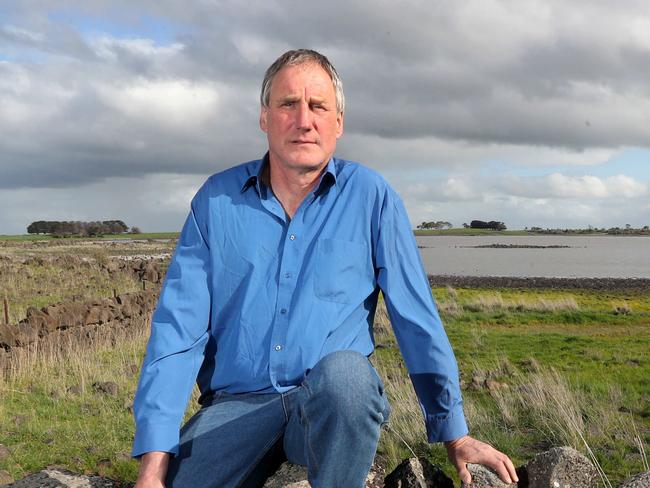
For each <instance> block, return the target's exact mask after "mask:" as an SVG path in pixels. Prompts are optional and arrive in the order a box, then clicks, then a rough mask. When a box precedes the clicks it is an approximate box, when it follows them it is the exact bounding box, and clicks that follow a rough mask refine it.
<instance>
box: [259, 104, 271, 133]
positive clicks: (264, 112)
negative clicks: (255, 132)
mask: <svg viewBox="0 0 650 488" xmlns="http://www.w3.org/2000/svg"><path fill="white" fill-rule="evenodd" d="M268 114H269V109H268V108H266V107H262V108H261V109H260V129H262V131H264V132H267V131H268V125H267V117H268Z"/></svg>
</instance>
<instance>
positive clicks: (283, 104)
mask: <svg viewBox="0 0 650 488" xmlns="http://www.w3.org/2000/svg"><path fill="white" fill-rule="evenodd" d="M294 103H295V102H282V106H283V107H292V106H293V105H294Z"/></svg>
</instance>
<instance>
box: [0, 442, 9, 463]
mask: <svg viewBox="0 0 650 488" xmlns="http://www.w3.org/2000/svg"><path fill="white" fill-rule="evenodd" d="M9 456H11V451H9V449H8V448H7V446H5V445H4V444H0V461H2V460H3V459H7V458H8V457H9Z"/></svg>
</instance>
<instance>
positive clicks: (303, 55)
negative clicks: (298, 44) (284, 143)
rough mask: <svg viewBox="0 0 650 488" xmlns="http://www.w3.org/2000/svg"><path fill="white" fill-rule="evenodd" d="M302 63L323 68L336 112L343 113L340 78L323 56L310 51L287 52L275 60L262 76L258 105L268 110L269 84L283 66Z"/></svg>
mask: <svg viewBox="0 0 650 488" xmlns="http://www.w3.org/2000/svg"><path fill="white" fill-rule="evenodd" d="M304 63H316V64H317V65H319V66H320V67H321V68H323V69H324V70H325V71H326V72H327V74H328V75H329V76H330V78H331V79H332V85H333V86H334V95H335V96H336V110H337V111H338V112H339V113H343V110H345V96H344V95H343V82H342V81H341V77H340V76H339V74H338V73H337V72H336V69H335V68H334V66H333V65H332V63H330V61H329V59H327V58H326V57H325V56H324V55H322V54H321V53H319V52H316V51H312V50H311V49H295V50H293V51H287V52H286V53H284V54H283V55H282V56H280V57H279V58H278V59H276V60H275V61H274V62H273V64H272V65H271V66H269V69H267V70H266V73H265V74H264V81H263V82H262V91H261V92H260V103H261V104H262V107H264V108H268V106H269V99H270V97H271V84H272V83H273V78H275V75H277V74H278V72H279V71H280V70H281V69H282V68H284V67H285V66H297V65H299V64H304Z"/></svg>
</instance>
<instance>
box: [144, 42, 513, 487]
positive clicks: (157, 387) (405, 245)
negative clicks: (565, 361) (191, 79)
mask: <svg viewBox="0 0 650 488" xmlns="http://www.w3.org/2000/svg"><path fill="white" fill-rule="evenodd" d="M261 105H262V108H261V115H260V127H261V129H262V130H263V131H264V132H265V133H266V134H267V138H268V148H269V149H268V153H267V154H266V156H265V157H264V158H263V159H262V160H259V161H252V162H250V163H245V164H243V165H239V166H236V167H234V168H230V169H229V170H226V171H224V172H221V173H218V174H215V175H213V176H212V177H211V178H209V179H208V180H207V182H206V183H205V184H204V185H203V186H202V187H201V189H200V190H199V191H198V193H197V194H196V196H195V197H194V199H193V200H192V205H191V211H190V214H189V216H188V218H187V221H186V222H185V225H184V227H183V231H182V233H181V237H180V239H179V241H178V245H177V248H176V251H175V253H174V257H173V259H172V262H171V264H170V267H169V271H168V273H167V276H166V279H165V283H164V286H163V289H162V291H161V295H160V300H159V303H158V307H157V309H156V312H155V314H154V316H153V323H152V330H151V337H150V340H149V344H148V346H147V352H146V356H145V360H144V364H143V368H142V374H141V377H140V383H139V386H138V391H137V394H136V400H135V417H136V436H135V441H134V447H133V455H134V456H136V457H139V456H142V458H141V469H140V474H139V478H138V482H137V485H136V486H137V487H160V486H174V487H176V486H183V487H185V486H188V487H204V486H205V487H208V486H213V487H239V486H246V487H248V486H262V484H263V483H264V480H265V478H266V476H267V475H268V473H269V472H270V471H272V469H273V468H274V467H276V466H277V463H278V462H279V461H281V460H282V459H284V457H285V456H286V458H288V459H289V460H290V461H292V462H294V463H299V464H303V465H305V466H307V468H308V473H309V481H310V482H311V484H312V486H315V487H319V488H320V487H330V488H333V487H336V488H338V487H345V488H348V487H351V488H358V487H362V486H363V484H364V479H365V477H366V475H367V473H368V470H369V469H370V466H371V464H372V461H373V458H374V455H375V451H376V447H377V442H378V439H379V431H380V427H381V425H383V424H384V423H385V422H386V420H387V418H388V416H389V412H390V407H389V405H388V402H387V400H386V395H385V393H384V391H383V385H382V383H381V380H380V378H379V376H378V375H377V373H376V372H375V370H374V368H373V367H372V365H371V364H370V362H369V361H368V359H367V357H368V356H369V355H370V354H371V353H372V351H373V339H372V323H373V317H374V312H375V307H376V304H377V298H378V294H379V291H380V290H381V291H382V292H383V294H384V297H385V301H386V306H387V309H388V311H389V314H390V317H391V322H392V324H393V328H394V330H395V333H396V336H397V339H398V342H399V345H400V349H401V351H402V354H403V356H404V358H405V362H406V364H407V366H408V369H409V373H410V376H411V380H412V382H413V385H414V387H415V389H416V392H417V394H418V397H419V399H420V402H421V404H422V407H423V411H424V413H425V422H426V426H427V434H428V438H429V441H430V442H438V441H442V442H445V444H446V446H447V450H448V454H449V458H450V460H451V461H452V462H453V463H454V465H455V466H456V468H457V469H458V472H459V475H460V477H461V479H463V480H464V481H469V480H470V476H469V473H468V471H467V469H466V466H465V465H466V463H467V462H477V463H483V464H486V465H488V466H491V467H492V468H494V469H495V470H497V472H498V473H499V475H500V476H501V478H502V479H503V480H504V481H507V482H510V481H511V480H516V474H515V471H514V466H513V465H512V462H511V461H510V459H508V457H507V456H505V455H504V454H502V453H500V452H498V451H496V450H495V449H493V448H492V447H490V446H489V445H487V444H484V443H482V442H479V441H477V440H475V439H473V438H471V437H469V436H468V435H467V427H466V424H465V419H464V415H463V411H462V400H461V397H460V391H459V385H458V371H457V367H456V363H455V359H454V357H453V353H452V351H451V348H450V345H449V342H448V340H447V338H446V335H445V333H444V330H443V328H442V324H441V323H440V319H439V317H438V314H437V311H436V308H435V305H434V302H433V299H432V297H431V290H430V288H429V285H428V282H427V279H426V276H425V274H424V271H423V269H422V264H421V261H420V258H419V254H418V251H417V247H416V245H415V241H414V237H413V233H412V231H411V227H410V224H409V222H408V219H407V216H406V212H405V210H404V207H403V205H402V203H401V200H400V199H399V197H398V196H397V194H396V193H395V192H394V191H393V190H392V189H391V188H390V186H389V185H388V184H387V183H386V182H385V181H384V180H383V179H382V178H381V177H380V176H379V175H377V174H376V173H375V172H373V171H371V170H369V169H367V168H364V167H362V166H361V165H358V164H356V163H351V162H348V161H344V160H340V159H337V158H334V157H333V154H334V150H335V147H336V141H337V140H338V138H339V137H341V135H342V134H343V113H344V98H343V90H342V85H341V81H340V79H339V76H338V74H337V73H336V70H335V69H334V67H333V66H332V65H331V64H330V63H329V61H328V60H327V58H325V57H324V56H322V55H321V54H319V53H317V52H315V51H310V50H297V51H289V52H287V53H285V54H284V55H282V56H281V57H280V58H278V60H276V61H275V63H273V65H271V67H270V68H269V69H268V70H267V73H266V76H265V79H264V83H263V86H262V93H261ZM195 378H196V380H197V383H198V385H199V388H200V390H201V398H200V400H199V401H200V403H201V406H202V408H201V409H200V410H199V412H198V413H197V414H196V415H195V416H194V417H192V419H191V420H190V421H189V422H187V424H185V426H184V427H183V429H182V430H181V433H180V438H179V434H178V429H179V426H180V422H181V420H182V416H183V410H184V407H185V405H186V403H187V401H188V398H189V395H190V392H191V389H192V384H193V382H194V380H195Z"/></svg>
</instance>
